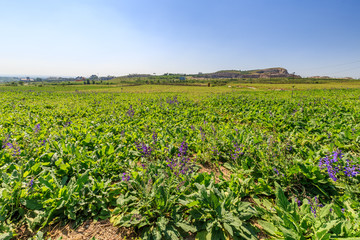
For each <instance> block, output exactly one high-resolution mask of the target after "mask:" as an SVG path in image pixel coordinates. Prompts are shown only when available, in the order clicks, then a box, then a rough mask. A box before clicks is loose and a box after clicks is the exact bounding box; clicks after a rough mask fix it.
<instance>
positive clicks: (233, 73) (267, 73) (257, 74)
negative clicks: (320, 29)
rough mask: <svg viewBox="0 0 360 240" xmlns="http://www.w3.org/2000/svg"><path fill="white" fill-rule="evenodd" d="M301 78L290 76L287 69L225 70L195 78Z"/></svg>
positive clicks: (199, 75)
mask: <svg viewBox="0 0 360 240" xmlns="http://www.w3.org/2000/svg"><path fill="white" fill-rule="evenodd" d="M288 77H295V78H300V76H298V75H293V74H289V73H288V71H287V70H286V69H285V68H267V69H257V70H248V71H237V70H225V71H218V72H215V73H205V74H198V75H196V76H195V78H288Z"/></svg>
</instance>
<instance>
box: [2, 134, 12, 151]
mask: <svg viewBox="0 0 360 240" xmlns="http://www.w3.org/2000/svg"><path fill="white" fill-rule="evenodd" d="M9 139H10V134H9V135H7V136H6V138H5V139H4V140H3V145H2V148H6V146H7V143H8V141H9Z"/></svg>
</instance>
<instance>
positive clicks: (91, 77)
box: [89, 75, 99, 80]
mask: <svg viewBox="0 0 360 240" xmlns="http://www.w3.org/2000/svg"><path fill="white" fill-rule="evenodd" d="M89 79H90V80H97V79H99V77H98V76H97V75H91V76H90V77H89Z"/></svg>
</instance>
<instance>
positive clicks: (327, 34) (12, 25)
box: [0, 0, 360, 78]
mask: <svg viewBox="0 0 360 240" xmlns="http://www.w3.org/2000/svg"><path fill="white" fill-rule="evenodd" d="M359 12H360V1H358V0H316V1H314V0H301V1H297V0H272V1H270V0H223V1H214V0H182V1H175V0H153V1H150V0H123V1H121V0H118V1H115V0H71V1H70V0H51V1H49V0H32V1H28V0H16V1H7V0H0V16H1V19H0V31H1V37H0V74H1V75H51V76H78V75H82V76H89V75H91V74H98V75H101V76H104V75H125V74H129V73H156V74H163V73H166V72H171V73H198V72H214V71H218V70H225V69H240V70H248V69H258V68H268V67H284V68H287V69H288V70H289V72H291V73H292V72H295V73H296V74H300V75H302V76H312V75H329V76H334V77H342V76H350V77H354V78H360V14H359Z"/></svg>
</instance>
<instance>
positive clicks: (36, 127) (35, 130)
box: [34, 123, 41, 133]
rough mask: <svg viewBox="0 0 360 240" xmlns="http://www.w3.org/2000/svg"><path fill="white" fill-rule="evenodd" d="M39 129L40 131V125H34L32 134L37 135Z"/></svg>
mask: <svg viewBox="0 0 360 240" xmlns="http://www.w3.org/2000/svg"><path fill="white" fill-rule="evenodd" d="M40 129H41V127H40V123H38V124H36V125H35V128H34V132H35V133H38V132H39V131H40Z"/></svg>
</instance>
